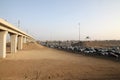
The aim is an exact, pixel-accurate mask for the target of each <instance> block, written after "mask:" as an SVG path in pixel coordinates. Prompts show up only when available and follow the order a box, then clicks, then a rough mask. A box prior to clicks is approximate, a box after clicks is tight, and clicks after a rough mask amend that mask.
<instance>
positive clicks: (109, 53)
mask: <svg viewBox="0 0 120 80" xmlns="http://www.w3.org/2000/svg"><path fill="white" fill-rule="evenodd" d="M42 45H44V46H47V47H50V48H55V49H59V50H65V51H70V52H74V53H78V54H85V55H92V56H105V57H110V58H115V59H116V60H120V50H119V48H117V47H114V48H93V47H83V46H65V45H64V46H62V45H55V44H42Z"/></svg>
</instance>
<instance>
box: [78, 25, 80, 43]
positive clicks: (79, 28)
mask: <svg viewBox="0 0 120 80" xmlns="http://www.w3.org/2000/svg"><path fill="white" fill-rule="evenodd" d="M78 25H79V42H80V23H78Z"/></svg>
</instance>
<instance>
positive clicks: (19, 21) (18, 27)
mask: <svg viewBox="0 0 120 80" xmlns="http://www.w3.org/2000/svg"><path fill="white" fill-rule="evenodd" d="M18 28H20V20H18Z"/></svg>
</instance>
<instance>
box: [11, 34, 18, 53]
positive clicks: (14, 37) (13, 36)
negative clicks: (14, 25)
mask: <svg viewBox="0 0 120 80" xmlns="http://www.w3.org/2000/svg"><path fill="white" fill-rule="evenodd" d="M10 39H11V53H16V52H17V34H11V35H10Z"/></svg>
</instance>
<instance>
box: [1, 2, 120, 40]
mask: <svg viewBox="0 0 120 80" xmlns="http://www.w3.org/2000/svg"><path fill="white" fill-rule="evenodd" d="M0 17H1V18H4V19H6V20H7V21H8V22H10V23H12V24H14V25H15V26H17V22H18V20H20V28H21V29H23V30H24V31H26V32H28V33H29V34H31V35H33V36H34V37H35V38H37V39H40V40H78V39H79V37H78V32H79V30H78V29H79V25H78V23H79V22H80V33H81V39H82V40H84V39H85V37H86V36H90V38H91V40H96V39H97V40H98V39H100V40H103V39H120V0H0Z"/></svg>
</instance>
